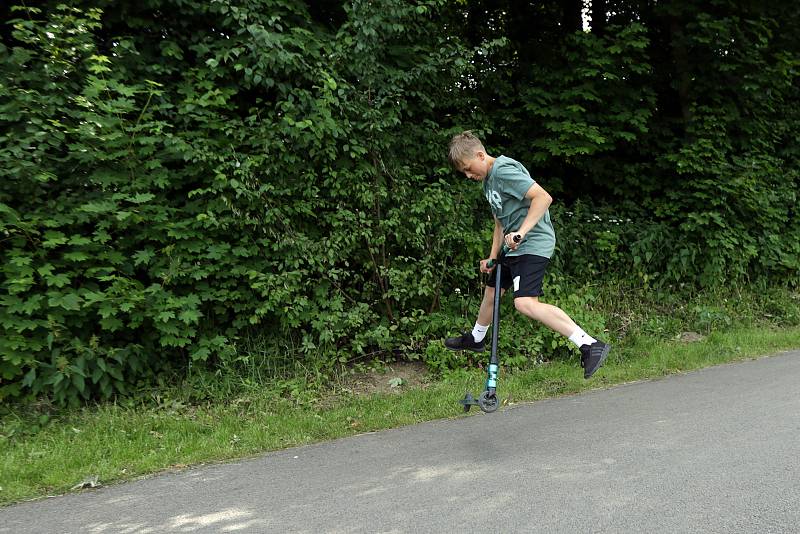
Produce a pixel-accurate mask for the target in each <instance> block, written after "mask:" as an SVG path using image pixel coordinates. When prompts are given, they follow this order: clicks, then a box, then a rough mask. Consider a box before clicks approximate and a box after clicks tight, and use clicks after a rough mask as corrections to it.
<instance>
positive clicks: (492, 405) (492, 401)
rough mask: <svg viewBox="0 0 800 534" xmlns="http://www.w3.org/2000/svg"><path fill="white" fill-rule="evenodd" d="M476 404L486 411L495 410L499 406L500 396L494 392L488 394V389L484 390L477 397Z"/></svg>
mask: <svg viewBox="0 0 800 534" xmlns="http://www.w3.org/2000/svg"><path fill="white" fill-rule="evenodd" d="M478 406H479V407H480V409H481V410H483V411H484V412H486V413H492V412H495V411H497V409H498V408H499V407H500V397H498V396H497V395H496V394H492V395H491V396H490V395H489V392H488V391H484V392H483V393H481V396H480V397H478Z"/></svg>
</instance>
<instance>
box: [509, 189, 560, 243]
mask: <svg viewBox="0 0 800 534" xmlns="http://www.w3.org/2000/svg"><path fill="white" fill-rule="evenodd" d="M525 198H529V199H530V200H531V205H530V207H529V208H528V215H526V216H525V219H524V220H523V221H522V224H521V225H520V227H519V230H517V231H516V232H512V233H510V234H508V235H507V236H506V239H505V241H506V244H507V245H508V246H509V247H511V249H512V250H515V249H516V248H517V247H518V246H519V243H515V242H514V236H515V235H517V234H519V235H521V236H522V237H523V238H524V237H525V234H527V233H528V232H530V231H531V229H532V228H533V227H534V226H536V223H538V222H539V219H541V218H542V216H543V215H544V213H545V212H546V211H547V208H549V207H550V204H551V203H552V202H553V197H551V196H550V194H549V193H548V192H547V191H545V190H544V189H543V188H542V186H540V185H539V184H536V183H535V184H533V185H532V186H531V188H530V189H528V192H527V193H525ZM520 241H522V240H521V239H520Z"/></svg>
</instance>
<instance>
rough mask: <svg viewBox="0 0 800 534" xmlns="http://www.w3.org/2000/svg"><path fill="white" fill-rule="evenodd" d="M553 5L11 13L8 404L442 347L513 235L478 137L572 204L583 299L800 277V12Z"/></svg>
mask: <svg viewBox="0 0 800 534" xmlns="http://www.w3.org/2000/svg"><path fill="white" fill-rule="evenodd" d="M12 4H13V3H12ZM523 4H524V3H515V2H497V3H492V6H491V7H487V6H484V5H483V2H479V1H467V2H450V1H445V0H431V1H417V2H410V1H401V0H384V1H382V2H369V1H366V0H359V1H355V2H333V1H324V2H300V1H291V0H240V1H217V2H205V1H189V0H183V1H178V0H173V1H167V0H146V1H143V2H111V1H107V0H106V1H103V0H95V1H89V0H86V1H82V2H73V3H72V4H71V6H72V7H67V6H64V5H60V4H59V3H58V2H44V3H42V4H41V7H39V8H32V7H22V6H14V5H10V6H4V7H2V8H0V13H2V15H3V16H4V19H5V21H6V24H5V25H4V28H3V29H2V34H1V35H2V41H1V42H0V60H2V61H0V70H1V71H2V72H1V73H0V74H2V77H0V126H1V127H0V176H1V177H2V187H0V241H1V242H2V248H0V260H2V274H1V275H0V284H1V287H2V292H0V299H1V300H2V307H1V308H0V378H1V379H2V385H0V398H4V397H5V398H17V397H21V396H23V397H24V396H27V395H40V394H46V395H49V396H52V397H53V398H54V399H55V400H56V401H58V402H77V401H79V400H80V399H82V398H83V399H88V398H91V397H101V398H109V397H111V396H113V395H115V394H117V393H118V392H122V393H124V392H126V391H127V390H129V389H130V388H131V387H135V386H136V385H137V384H138V383H146V382H148V381H149V380H152V378H153V377H154V376H155V375H156V374H158V373H160V372H163V371H164V370H165V369H167V368H169V367H176V368H182V367H184V366H185V365H186V364H187V363H188V362H206V364H207V365H215V364H216V363H218V362H220V361H224V360H225V359H226V358H231V357H233V355H235V354H236V353H237V351H241V348H240V347H239V346H238V345H237V343H239V342H240V341H241V339H242V338H243V337H244V336H247V335H251V334H252V333H253V332H260V333H261V335H262V336H263V338H264V339H265V340H266V341H265V343H266V346H267V348H268V350H271V351H274V352H275V353H276V354H280V355H281V357H283V358H309V359H312V360H315V361H318V362H335V361H339V360H345V359H347V358H350V357H351V356H352V355H354V354H362V353H364V352H366V351H372V350H391V349H394V348H398V347H405V348H406V349H409V350H425V341H426V340H427V339H428V338H430V337H435V336H441V335H442V334H444V333H445V332H446V331H447V329H448V328H449V327H451V326H452V325H453V324H454V322H456V321H458V320H459V319H458V317H459V309H458V306H459V304H458V302H459V301H458V299H456V298H455V297H454V296H453V295H456V294H457V293H456V292H455V289H456V288H459V290H461V288H468V287H470V288H473V289H477V288H478V287H479V280H478V276H477V273H476V269H475V264H476V260H478V259H480V258H481V257H482V256H483V255H485V253H486V251H487V250H488V242H489V239H490V235H491V224H490V222H489V220H488V211H487V209H486V207H485V206H484V202H483V200H482V198H481V196H480V189H479V188H478V187H476V186H475V184H472V183H469V182H467V181H466V180H464V179H462V178H460V177H458V176H456V175H455V174H454V173H453V172H452V171H450V170H449V169H448V168H447V167H446V166H445V158H444V156H443V154H444V151H445V146H446V143H447V140H448V138H449V137H450V135H451V134H452V133H454V132H457V131H460V130H461V129H463V128H465V127H469V128H472V129H474V130H477V131H478V132H479V133H480V134H481V135H482V136H483V137H484V138H485V139H486V141H487V144H488V145H489V147H490V150H491V152H492V153H506V154H508V155H511V156H513V157H516V158H518V159H520V160H522V161H523V162H525V163H526V164H528V166H529V167H530V168H531V170H532V171H533V172H534V174H535V175H536V176H537V178H539V179H540V181H541V182H542V184H543V185H544V186H545V188H547V189H548V190H550V191H552V192H553V193H554V194H555V196H556V197H557V199H558V201H559V203H560V205H561V206H560V207H559V208H555V209H556V214H557V215H558V216H559V217H557V225H558V230H559V232H560V235H561V236H562V238H561V244H560V246H559V253H558V256H557V258H556V259H555V262H554V271H553V276H554V277H555V278H554V280H561V279H562V277H563V276H569V277H571V278H572V279H574V280H582V279H586V278H587V277H593V278H596V277H597V276H600V275H605V276H617V277H628V278H630V277H632V278H634V279H635V280H637V281H638V282H641V283H644V284H664V285H667V284H670V283H674V282H680V283H683V284H689V285H715V284H720V283H726V282H727V281H729V280H732V279H736V280H739V281H741V280H747V279H749V278H752V277H763V278H769V279H770V280H773V281H776V282H781V283H785V282H794V283H796V282H797V281H798V274H797V273H798V269H800V218H798V214H797V190H798V174H797V170H796V169H797V159H798V149H797V148H796V143H794V139H795V137H796V134H797V133H798V131H799V130H800V128H798V106H797V103H798V84H797V69H798V65H799V64H800V63H799V61H800V55H798V38H797V35H798V33H797V32H796V31H794V30H796V29H797V24H796V23H797V20H798V16H797V14H795V13H793V12H791V11H792V10H790V9H788V8H786V9H784V8H782V7H781V6H777V7H776V6H772V7H758V8H752V10H751V11H749V12H737V11H735V10H734V9H733V7H732V6H733V3H732V2H723V1H718V2H711V3H708V2H702V3H700V2H672V3H670V4H669V6H667V7H664V6H661V7H653V6H649V5H648V3H644V2H642V5H641V6H640V5H638V4H636V3H630V2H625V3H622V2H620V3H619V4H620V6H618V7H620V9H611V4H612V3H611V2H609V3H608V4H609V12H614V13H615V15H614V16H613V17H610V18H604V19H603V20H602V23H601V21H600V19H599V18H597V17H595V21H594V22H593V31H592V32H583V31H573V30H574V28H571V27H569V26H565V25H563V24H561V22H563V21H564V20H566V18H569V17H567V15H569V14H570V13H569V12H568V11H567V10H566V6H571V5H572V4H574V3H570V2H552V1H551V2H545V3H533V2H532V3H530V5H528V8H530V9H528V11H526V12H523V13H515V12H514V9H518V8H519V6H520V5H523ZM537 6H538V7H537ZM623 7H624V9H623ZM534 8H536V9H534ZM538 8H541V9H542V10H545V11H546V12H547V13H549V14H550V15H551V16H550V17H542V16H541V13H537V9H538ZM525 17H529V18H528V19H526V18H525ZM565 17H566V18H565ZM573 19H574V17H573V18H572V19H570V20H573ZM526 20H527V21H528V22H529V23H530V25H531V27H530V30H531V31H524V30H525V29H524V28H521V27H520V24H521V23H523V22H525V21H526ZM465 21H466V22H467V23H466V24H465V23H464V22H465ZM533 30H536V31H533ZM576 201H577V203H576ZM559 210H560V211H559ZM554 285H557V284H554ZM557 293H559V292H557ZM560 293H561V294H562V295H563V296H565V297H566V296H567V294H568V290H566V289H564V290H560ZM442 317H444V319H442ZM437 318H438V319H437ZM447 318H449V319H447ZM586 320H587V321H591V320H592V319H591V318H587V319H586Z"/></svg>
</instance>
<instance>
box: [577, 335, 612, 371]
mask: <svg viewBox="0 0 800 534" xmlns="http://www.w3.org/2000/svg"><path fill="white" fill-rule="evenodd" d="M610 350H611V345H609V344H608V343H603V342H602V341H595V342H594V343H592V344H591V345H583V346H582V347H581V367H583V378H589V377H590V376H592V375H593V374H594V373H595V371H597V370H598V369H600V366H601V365H603V362H604V361H606V357H607V356H608V351H610Z"/></svg>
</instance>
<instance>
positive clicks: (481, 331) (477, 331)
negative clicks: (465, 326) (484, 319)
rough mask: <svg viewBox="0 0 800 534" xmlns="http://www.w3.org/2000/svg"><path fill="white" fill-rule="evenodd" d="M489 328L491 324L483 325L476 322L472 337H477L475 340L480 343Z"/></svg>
mask: <svg viewBox="0 0 800 534" xmlns="http://www.w3.org/2000/svg"><path fill="white" fill-rule="evenodd" d="M488 330H489V325H488V324H487V325H486V326H481V325H479V324H478V323H475V327H474V328H473V329H472V337H474V338H475V341H476V342H478V343H480V342H481V341H483V338H485V337H486V332H487V331H488Z"/></svg>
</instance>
